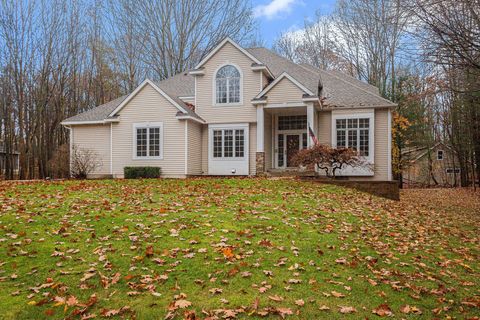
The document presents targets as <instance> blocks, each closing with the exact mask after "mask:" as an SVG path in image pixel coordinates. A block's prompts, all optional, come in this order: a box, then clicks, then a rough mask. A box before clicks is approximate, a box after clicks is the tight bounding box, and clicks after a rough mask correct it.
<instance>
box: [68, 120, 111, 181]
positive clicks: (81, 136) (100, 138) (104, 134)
mask: <svg viewBox="0 0 480 320" xmlns="http://www.w3.org/2000/svg"><path fill="white" fill-rule="evenodd" d="M72 130H73V132H72V146H75V147H76V148H78V149H84V150H91V151H93V152H94V153H95V157H96V159H97V161H98V167H97V168H95V171H93V172H91V173H90V176H92V177H97V176H104V175H109V174H110V124H105V125H78V126H72Z"/></svg>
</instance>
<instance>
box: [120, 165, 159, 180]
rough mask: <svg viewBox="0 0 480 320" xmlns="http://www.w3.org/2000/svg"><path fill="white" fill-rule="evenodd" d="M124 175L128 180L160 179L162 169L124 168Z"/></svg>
mask: <svg viewBox="0 0 480 320" xmlns="http://www.w3.org/2000/svg"><path fill="white" fill-rule="evenodd" d="M123 174H124V176H125V178H126V179H138V178H159V177H160V167H124V168H123Z"/></svg>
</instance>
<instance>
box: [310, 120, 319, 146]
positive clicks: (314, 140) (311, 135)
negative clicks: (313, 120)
mask: <svg viewBox="0 0 480 320" xmlns="http://www.w3.org/2000/svg"><path fill="white" fill-rule="evenodd" d="M308 134H309V135H310V138H312V141H313V144H318V140H317V137H315V133H314V132H313V130H312V127H310V124H309V125H308Z"/></svg>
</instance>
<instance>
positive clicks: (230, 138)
mask: <svg viewBox="0 0 480 320" xmlns="http://www.w3.org/2000/svg"><path fill="white" fill-rule="evenodd" d="M243 157H245V129H214V130H213V158H215V159H222V158H224V159H232V158H243Z"/></svg>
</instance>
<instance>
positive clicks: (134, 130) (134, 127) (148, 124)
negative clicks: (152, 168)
mask: <svg viewBox="0 0 480 320" xmlns="http://www.w3.org/2000/svg"><path fill="white" fill-rule="evenodd" d="M139 128H160V155H159V156H157V157H152V156H149V155H148V153H149V148H148V146H149V143H150V137H149V135H150V133H149V131H148V130H147V132H148V133H147V156H145V157H139V156H137V129H139ZM132 139H133V148H132V160H163V140H164V137H163V122H141V123H134V124H133V125H132Z"/></svg>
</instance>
